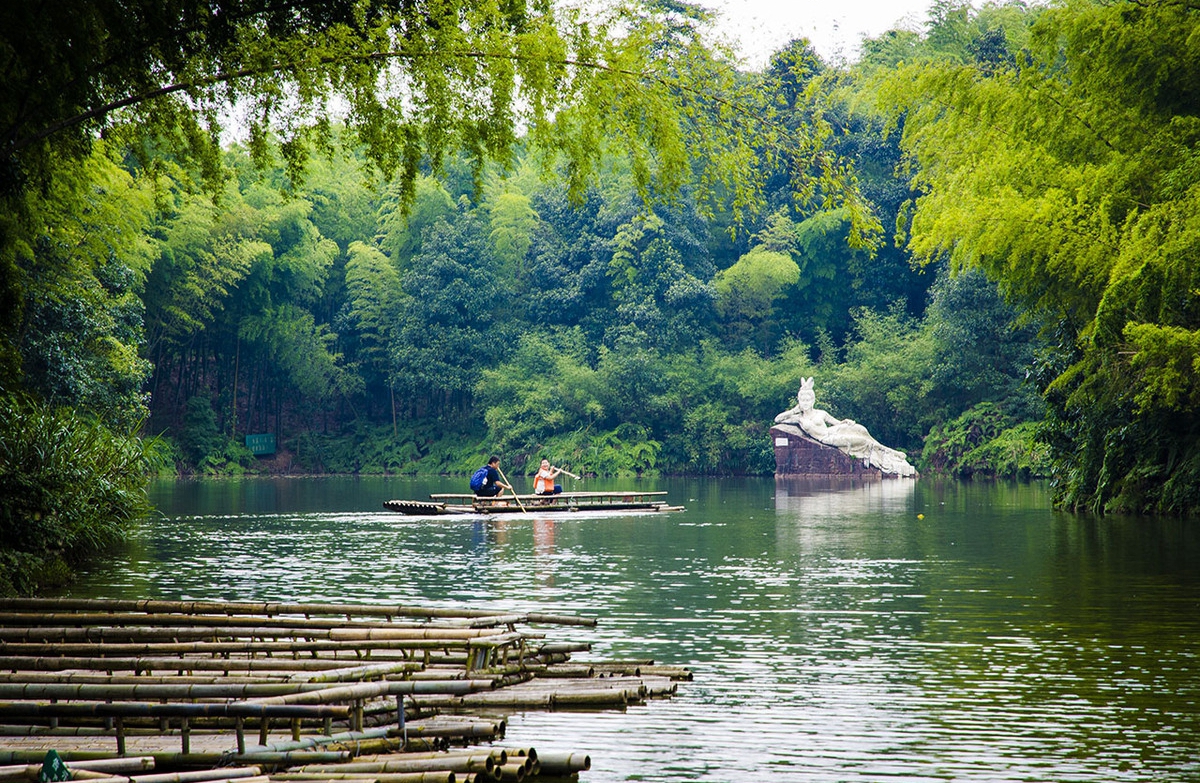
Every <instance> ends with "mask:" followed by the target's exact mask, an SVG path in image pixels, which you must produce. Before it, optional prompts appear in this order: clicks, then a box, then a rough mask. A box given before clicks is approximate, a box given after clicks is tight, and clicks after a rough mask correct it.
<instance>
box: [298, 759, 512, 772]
mask: <svg viewBox="0 0 1200 783" xmlns="http://www.w3.org/2000/svg"><path fill="white" fill-rule="evenodd" d="M495 768H496V760H495V758H493V757H492V756H491V755H490V754H479V755H473V756H447V757H445V758H429V759H422V758H417V759H408V758H399V757H396V758H392V759H390V760H388V761H369V762H359V761H351V762H347V763H345V764H306V765H304V766H301V767H299V768H297V769H296V770H294V771H295V772H299V773H314V774H321V775H325V776H332V777H338V776H340V775H343V774H348V773H355V772H358V773H371V774H376V773H380V772H433V771H436V770H443V769H444V770H450V771H452V772H471V773H475V772H484V773H488V774H491V773H492V770H494V769H495Z"/></svg>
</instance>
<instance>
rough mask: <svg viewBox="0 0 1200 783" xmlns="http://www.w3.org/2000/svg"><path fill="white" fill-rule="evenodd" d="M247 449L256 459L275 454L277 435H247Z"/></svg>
mask: <svg viewBox="0 0 1200 783" xmlns="http://www.w3.org/2000/svg"><path fill="white" fill-rule="evenodd" d="M246 448H248V449H250V453H251V454H253V455H254V456H256V457H261V456H263V455H265V454H274V453H275V435H274V433H266V434H264V435H247V436H246Z"/></svg>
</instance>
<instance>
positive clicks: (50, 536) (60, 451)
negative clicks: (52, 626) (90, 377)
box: [0, 397, 150, 594]
mask: <svg viewBox="0 0 1200 783" xmlns="http://www.w3.org/2000/svg"><path fill="white" fill-rule="evenodd" d="M148 469H149V461H148V459H147V456H146V445H145V444H144V443H143V442H142V441H141V440H139V439H138V438H137V436H136V435H134V434H133V433H129V434H119V433H114V432H113V431H111V430H109V429H108V428H106V427H104V426H103V425H101V424H99V423H97V422H95V421H93V420H91V419H86V418H83V417H81V416H79V415H77V414H74V413H72V412H70V411H67V410H65V409H57V410H56V409H51V408H49V407H47V406H45V405H42V404H38V403H34V402H30V401H27V400H20V399H16V398H13V397H3V398H0V553H3V557H2V558H0V571H3V572H4V573H3V575H2V576H0V590H3V591H8V592H10V593H11V592H19V593H25V594H28V593H32V592H35V591H36V590H37V589H39V587H40V586H44V585H48V584H53V583H56V582H60V581H62V580H63V578H65V576H66V575H67V573H68V572H67V566H69V565H74V564H76V563H78V562H80V561H82V560H84V559H86V558H87V557H89V556H91V555H94V554H96V553H98V552H100V551H102V550H104V549H105V548H107V547H109V546H111V545H113V544H115V543H118V542H120V541H122V540H124V538H125V535H126V533H127V530H128V527H129V525H130V523H131V522H133V521H134V520H136V519H138V518H140V517H142V516H144V515H145V514H146V513H148V512H149V510H150V504H149V500H148V498H147V496H146V476H147V472H148Z"/></svg>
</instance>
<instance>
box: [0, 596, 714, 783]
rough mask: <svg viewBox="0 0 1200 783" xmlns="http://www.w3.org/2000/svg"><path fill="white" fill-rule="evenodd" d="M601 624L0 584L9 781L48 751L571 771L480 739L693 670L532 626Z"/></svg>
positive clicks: (305, 776)
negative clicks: (10, 592) (75, 592)
mask: <svg viewBox="0 0 1200 783" xmlns="http://www.w3.org/2000/svg"><path fill="white" fill-rule="evenodd" d="M594 624H595V620H593V619H589V618H582V617H576V616H569V615H567V616H564V615H549V614H536V613H510V614H498V613H495V612H489V611H486V610H472V609H451V608H416V607H402V606H371V605H358V604H307V603H234V602H223V601H187V602H181V601H120V600H89V599H0V765H8V766H0V783H8V782H9V781H25V780H29V781H34V780H37V779H38V776H39V774H40V773H41V770H42V764H43V762H44V761H46V759H45V756H46V753H47V751H48V750H54V751H55V752H56V753H58V754H59V755H60V756H61V758H62V759H63V760H64V762H65V765H66V768H67V769H68V770H69V772H68V773H66V774H68V775H69V778H70V779H72V780H87V781H88V783H201V782H202V781H205V782H206V781H221V780H230V781H236V783H268V781H270V780H278V781H330V782H332V781H339V783H371V782H372V781H373V782H375V783H418V781H433V780H437V781H451V783H454V782H455V781H463V780H466V781H479V782H480V783H482V782H483V781H490V780H523V779H524V778H525V777H532V776H535V775H536V776H538V777H539V778H540V779H542V780H555V779H565V780H570V779H575V778H577V777H578V774H579V773H580V772H582V771H585V770H587V769H588V768H589V766H590V763H591V761H590V759H589V758H588V756H587V755H586V754H583V753H555V754H546V753H542V754H538V753H537V751H536V750H535V749H533V748H518V749H513V748H502V747H494V746H490V745H484V746H478V743H494V742H496V741H498V740H500V739H501V738H502V737H503V736H504V729H505V723H506V719H507V714H506V713H508V712H511V711H515V710H553V709H612V708H617V709H621V708H625V707H627V706H629V705H631V704H640V703H642V702H644V701H645V700H646V699H650V698H656V697H665V696H669V695H670V694H672V693H674V692H675V689H676V687H677V683H678V681H679V680H687V679H691V674H690V672H688V671H687V670H686V669H682V668H677V667H663V666H655V665H654V664H653V662H651V661H608V662H592V663H581V662H576V661H572V660H571V655H572V654H573V653H580V652H586V651H588V649H589V645H588V644H586V643H578V642H570V641H551V640H548V639H547V638H546V634H545V633H543V632H540V631H537V632H535V631H533V630H531V629H530V628H529V627H528V626H531V625H539V626H542V625H545V626H591V625H594ZM256 734H257V736H255V735H256ZM451 748H454V750H451ZM47 763H48V762H47ZM151 770H153V771H151Z"/></svg>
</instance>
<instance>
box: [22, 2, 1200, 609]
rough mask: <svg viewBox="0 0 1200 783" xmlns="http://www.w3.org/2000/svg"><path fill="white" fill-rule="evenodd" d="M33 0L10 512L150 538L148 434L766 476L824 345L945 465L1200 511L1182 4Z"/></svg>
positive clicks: (1192, 106)
mask: <svg viewBox="0 0 1200 783" xmlns="http://www.w3.org/2000/svg"><path fill="white" fill-rule="evenodd" d="M10 5H11V7H9V6H5V7H4V10H3V11H0V30H3V31H4V32H3V33H0V36H2V41H0V43H2V45H3V47H2V49H0V53H2V54H3V62H4V63H5V67H6V69H7V71H6V73H8V74H9V75H10V77H11V78H7V79H5V80H0V158H2V160H0V200H2V201H3V209H0V267H3V274H2V275H0V280H2V281H3V282H2V283H0V384H2V386H0V397H2V398H3V400H4V404H5V405H6V406H7V407H6V410H7V411H9V412H10V415H8V416H6V421H5V427H6V430H5V435H4V437H5V449H4V456H3V460H2V461H0V477H2V480H3V482H4V486H3V487H0V493H3V495H4V496H5V497H14V498H15V497H21V498H22V499H23V500H22V504H20V505H11V506H9V505H6V507H5V508H6V511H8V512H10V513H11V514H14V515H16V516H14V517H13V520H14V521H13V522H12V524H14V525H17V522H16V521H15V520H17V518H18V517H19V518H20V519H21V520H24V522H23V523H22V524H21V525H17V526H16V527H14V528H13V530H14V531H21V530H26V531H38V530H40V531H42V532H40V533H30V534H29V535H26V533H25V532H20V533H19V535H18V533H14V538H12V539H11V540H6V542H5V544H4V546H5V547H6V549H12V550H15V551H20V552H25V553H32V554H33V556H36V557H42V556H43V555H47V554H48V553H56V552H67V553H68V554H67V555H66V559H67V560H69V559H70V557H71V555H70V554H69V553H70V551H71V550H72V547H76V546H77V545H79V544H83V545H85V546H96V545H100V544H102V543H105V542H107V541H109V540H111V539H112V538H113V537H114V536H115V537H118V538H119V533H120V530H121V529H122V527H121V524H120V521H121V520H126V519H129V518H132V517H133V516H135V515H136V514H137V513H139V512H140V511H141V503H143V502H144V499H143V498H139V497H138V492H137V491H136V488H135V486H133V485H130V484H129V483H128V478H129V476H130V475H131V474H136V473H138V472H140V471H142V470H143V466H144V465H145V464H146V463H147V461H148V458H147V453H146V451H147V450H146V444H145V442H144V441H142V440H141V439H139V438H138V437H137V436H135V435H133V434H131V433H135V432H138V431H140V433H141V434H142V435H155V436H161V440H160V441H157V443H158V444H159V445H156V446H155V451H156V453H157V454H160V455H162V454H164V453H165V454H166V457H167V462H170V461H171V460H172V459H173V461H174V464H175V465H176V467H177V468H178V469H182V470H184V471H187V472H190V471H196V472H200V473H210V474H230V473H240V472H245V471H260V470H310V471H337V472H353V471H359V472H384V471H386V472H406V471H407V472H451V473H455V472H466V471H469V470H470V469H471V468H473V467H475V466H476V463H477V462H478V460H479V459H480V458H481V457H482V456H483V455H484V454H486V453H488V452H493V451H497V452H501V453H503V454H504V456H505V458H506V464H507V465H510V466H512V470H513V471H514V472H520V471H521V470H522V469H524V468H525V466H526V465H527V464H529V463H530V461H532V460H535V458H536V457H539V456H541V455H542V454H546V455H549V456H551V457H552V458H553V459H554V460H555V461H556V462H558V463H562V464H568V465H570V466H572V467H573V468H575V469H577V470H586V471H591V472H596V473H602V474H612V475H634V474H645V473H653V472H687V473H713V474H721V473H731V472H769V471H770V470H771V468H772V457H771V450H770V445H769V439H768V438H767V436H766V429H767V427H768V426H769V424H770V422H771V420H772V418H773V416H774V414H775V413H777V412H778V411H780V410H783V409H784V408H786V407H789V406H790V404H791V402H790V400H791V398H792V395H793V394H794V393H795V390H796V387H797V386H798V383H799V379H800V377H802V376H807V375H814V376H816V377H817V379H818V380H817V394H818V404H819V405H820V406H821V407H824V408H826V409H828V410H830V411H831V412H833V413H834V414H835V415H839V416H852V417H853V418H855V419H856V420H858V421H861V422H862V423H864V424H866V425H867V426H868V427H869V428H870V429H871V431H872V433H873V434H875V435H876V436H877V437H878V438H879V439H880V440H882V441H884V442H886V443H888V444H889V445H894V446H897V447H900V448H903V449H906V450H907V451H908V452H909V453H910V455H912V457H913V459H914V460H916V461H917V462H918V465H919V467H920V468H921V469H922V470H925V471H927V472H929V471H945V472H948V473H952V474H955V475H960V476H1010V477H1027V476H1047V475H1048V476H1052V477H1054V479H1055V480H1056V482H1057V484H1056V486H1057V487H1058V490H1059V496H1058V497H1059V501H1060V502H1061V503H1062V504H1063V505H1065V506H1068V507H1072V508H1087V509H1093V510H1097V511H1107V510H1133V511H1158V512H1170V513H1184V514H1187V513H1194V512H1196V511H1198V510H1200V445H1198V440H1197V428H1198V427H1200V422H1198V421H1197V419H1196V411H1197V410H1198V409H1200V406H1198V405H1197V403H1198V402H1200V391H1197V389H1198V386H1197V374H1198V373H1200V358H1197V357H1198V356H1200V338H1197V336H1196V335H1197V328H1198V326H1200V324H1198V323H1197V319H1200V310H1198V308H1197V302H1198V301H1200V293H1198V291H1200V283H1198V282H1197V275H1198V272H1197V266H1196V262H1195V245H1196V243H1197V241H1198V240H1197V237H1200V233H1198V231H1200V228H1198V227H1197V225H1196V224H1197V218H1196V215H1197V214H1198V212H1200V207H1198V204H1200V197H1198V196H1197V191H1196V185H1195V182H1196V181H1197V178H1196V177H1195V176H1194V170H1195V168H1196V163H1195V161H1196V160H1197V156H1196V153H1195V148H1196V140H1197V133H1198V132H1200V130H1198V126H1197V124H1196V116H1197V109H1198V108H1200V105H1198V103H1197V100H1198V99H1197V95H1198V94H1200V89H1198V88H1197V86H1196V84H1194V82H1195V80H1196V76H1195V74H1197V73H1200V69H1198V68H1197V67H1196V66H1197V65H1198V64H1197V63H1196V55H1195V53H1194V47H1192V46H1191V45H1190V42H1191V41H1192V40H1193V39H1194V37H1195V34H1196V32H1197V28H1198V22H1200V11H1197V10H1194V9H1192V8H1190V7H1188V6H1186V5H1181V4H1177V3H1170V2H1153V1H1150V2H1138V3H1134V2H1115V3H1099V2H1095V1H1094V0H1092V1H1090V2H1089V1H1086V0H1066V1H1065V2H1061V3H1053V4H1051V5H1049V6H1044V7H1043V6H1033V7H1027V6H1025V5H1024V4H1021V3H1003V4H985V5H983V6H980V7H972V6H970V5H967V4H964V3H959V2H955V0H939V1H938V2H936V3H934V4H933V6H932V8H931V11H930V17H929V20H928V23H927V25H926V28H925V30H924V31H923V32H920V33H915V32H906V31H902V30H899V31H893V32H891V33H888V34H886V35H884V36H881V37H880V38H878V39H875V40H871V41H867V42H865V45H864V54H863V57H862V59H861V60H860V61H859V62H857V63H855V64H852V65H845V64H829V63H825V62H822V61H821V59H820V58H819V57H817V56H816V54H815V53H814V52H813V50H812V49H811V47H810V46H809V45H808V44H807V42H805V41H795V42H793V43H792V44H790V45H789V46H788V47H786V48H784V49H783V50H782V51H780V52H777V53H776V54H775V55H774V57H773V58H772V59H771V62H770V64H769V65H768V67H767V68H765V69H764V70H763V71H762V72H746V71H744V70H739V69H737V68H735V67H733V65H732V64H731V63H730V61H729V59H728V57H727V55H726V54H725V53H723V52H722V51H721V50H720V49H719V48H717V47H714V46H712V45H709V44H707V43H705V40H706V39H705V37H704V34H703V31H704V29H705V24H706V18H705V14H704V13H703V12H702V11H701V10H699V9H698V8H696V7H694V6H691V5H690V4H687V3H679V2H673V1H664V0H659V1H657V2H651V3H646V4H634V5H632V6H629V7H624V6H623V7H620V8H617V9H615V10H614V11H612V15H611V16H601V15H600V14H599V13H595V14H593V15H592V16H591V17H589V18H586V19H585V18H584V17H582V16H580V15H579V14H580V13H581V12H579V11H574V12H568V11H565V10H562V9H557V8H553V7H551V6H550V5H549V4H547V3H544V2H541V1H540V0H537V1H535V2H517V1H515V0H514V1H513V2H505V3H500V4H494V3H488V2H480V3H463V4H425V3H396V4H392V3H389V2H386V1H385V0H371V1H370V2H351V0H344V1H339V2H328V0H322V2H319V3H318V2H309V1H308V0H290V1H289V2H285V3H265V2H264V3H259V2H244V3H241V4H237V5H236V7H234V8H233V9H232V10H228V9H225V10H222V9H218V7H217V6H216V5H211V6H210V5H209V4H207V3H203V2H200V3H184V2H169V3H166V4H163V3H161V2H154V3H151V2H149V1H148V0H146V2H144V3H132V4H128V3H127V4H121V5H120V6H110V5H108V4H103V3H83V2H79V3H71V2H69V3H60V4H50V5H45V4H43V5H38V4H10ZM17 31H19V33H18V32H17ZM64 42H67V43H69V44H70V45H64ZM335 116H336V117H340V118H341V119H338V120H334V119H331V117H335ZM231 118H232V122H234V124H235V125H237V126H239V127H241V128H243V129H245V130H248V137H247V138H248V140H247V141H246V142H244V143H240V144H222V143H221V142H220V139H221V138H222V136H221V133H222V122H223V121H224V122H228V121H230V119H231ZM25 422H29V423H28V424H26V423H25ZM35 423H36V424H35ZM51 432H57V433H63V432H70V433H73V435H72V436H71V437H67V436H66V435H51V434H49V433H51ZM34 433H42V434H41V435H38V436H36V437H35V436H34ZM253 433H270V434H273V435H275V436H276V438H277V443H278V445H279V452H278V453H277V455H276V456H275V457H273V458H271V459H260V458H255V457H254V456H253V455H252V454H251V452H250V450H249V449H248V448H247V447H246V446H245V444H244V441H243V439H244V437H245V436H246V435H247V434H253ZM18 435H19V436H20V437H18ZM29 438H34V440H33V441H30V440H29ZM85 452H86V453H85ZM70 455H74V456H70ZM918 455H919V456H918ZM68 464H69V465H71V466H72V468H71V470H77V471H84V472H81V473H68V472H67V471H66V468H65V467H64V466H66V465H68ZM89 471H90V472H89ZM70 484H76V485H79V486H84V485H87V486H89V487H93V488H95V487H100V486H103V487H106V488H109V489H107V490H105V492H100V490H96V492H98V493H99V494H95V493H92V494H88V495H87V496H86V497H84V496H82V495H78V494H69V493H66V492H65V491H64V490H63V489H62V487H64V486H66V485H70ZM31 488H38V489H37V491H34V490H33V489H31ZM114 488H119V489H114ZM109 490H111V491H109ZM90 491H91V490H89V492H90ZM106 493H107V494H106ZM64 503H66V504H68V505H69V506H70V509H68V508H67V507H66V506H64V505H63V504H64ZM30 504H33V505H30ZM88 519H94V520H95V524H96V525H97V527H96V529H95V532H88V531H87V530H85V528H87V525H88V523H87V522H86V520H88ZM31 520H32V522H31ZM80 520H84V521H82V522H81V521H80ZM35 523H36V524H35ZM31 542H36V547H34V548H32V549H31V548H30V547H32V546H33V543H31ZM46 562H48V561H46ZM21 589H27V587H25V586H21Z"/></svg>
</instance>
